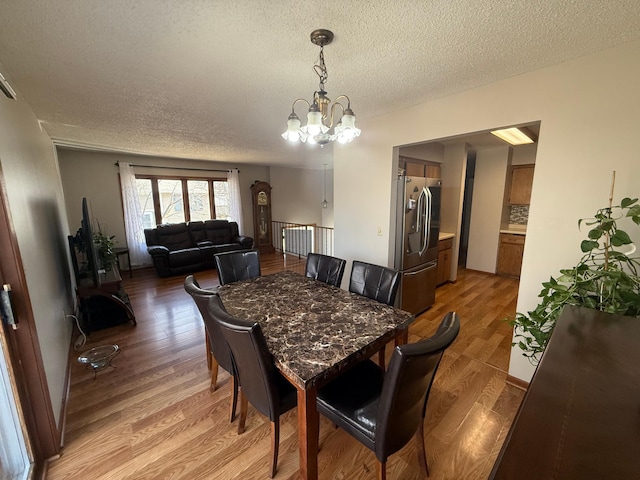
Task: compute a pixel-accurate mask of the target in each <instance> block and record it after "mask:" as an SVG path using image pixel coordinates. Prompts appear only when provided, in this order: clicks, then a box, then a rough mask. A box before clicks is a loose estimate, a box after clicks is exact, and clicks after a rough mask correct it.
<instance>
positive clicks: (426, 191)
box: [420, 187, 431, 256]
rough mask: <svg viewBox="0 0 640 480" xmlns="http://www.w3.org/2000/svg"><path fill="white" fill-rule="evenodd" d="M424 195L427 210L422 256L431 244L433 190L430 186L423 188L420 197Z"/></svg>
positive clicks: (421, 249) (425, 210)
mask: <svg viewBox="0 0 640 480" xmlns="http://www.w3.org/2000/svg"><path fill="white" fill-rule="evenodd" d="M423 196H424V198H425V200H426V201H425V202H424V204H425V205H424V212H425V217H426V218H425V222H424V227H423V228H424V235H423V238H424V241H423V244H422V248H420V256H422V255H423V254H424V252H425V251H426V250H427V247H428V246H429V240H430V238H429V237H430V235H431V190H429V189H428V188H424V187H423V188H422V192H420V198H422V197H423Z"/></svg>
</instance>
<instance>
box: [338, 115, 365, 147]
mask: <svg viewBox="0 0 640 480" xmlns="http://www.w3.org/2000/svg"><path fill="white" fill-rule="evenodd" d="M360 132H361V130H360V129H359V128H356V117H355V115H349V114H346V115H343V116H342V118H341V119H340V123H338V125H336V128H335V135H334V137H335V139H336V140H338V142H340V143H349V142H351V141H352V140H353V139H354V138H356V137H359V136H360Z"/></svg>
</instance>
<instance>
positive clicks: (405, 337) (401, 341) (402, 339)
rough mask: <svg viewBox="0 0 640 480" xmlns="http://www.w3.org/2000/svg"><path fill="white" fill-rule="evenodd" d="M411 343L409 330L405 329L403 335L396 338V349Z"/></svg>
mask: <svg viewBox="0 0 640 480" xmlns="http://www.w3.org/2000/svg"><path fill="white" fill-rule="evenodd" d="M408 342H409V328H408V327H407V328H405V329H403V330H402V331H401V333H400V334H399V335H398V336H397V337H396V339H395V344H396V347H397V346H398V345H404V344H405V343H408Z"/></svg>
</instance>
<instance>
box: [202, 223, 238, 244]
mask: <svg viewBox="0 0 640 480" xmlns="http://www.w3.org/2000/svg"><path fill="white" fill-rule="evenodd" d="M204 227H205V231H206V232H207V240H211V241H212V242H213V243H214V245H220V244H224V243H231V236H232V235H231V233H232V232H231V228H229V222H227V221H226V220H205V222H204Z"/></svg>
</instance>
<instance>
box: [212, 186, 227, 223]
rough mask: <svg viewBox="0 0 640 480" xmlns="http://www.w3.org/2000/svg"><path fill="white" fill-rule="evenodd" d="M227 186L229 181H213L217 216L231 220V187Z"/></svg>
mask: <svg viewBox="0 0 640 480" xmlns="http://www.w3.org/2000/svg"><path fill="white" fill-rule="evenodd" d="M227 187H228V184H227V182H213V196H214V198H213V201H214V202H215V206H216V218H219V219H222V220H229V189H228V188H227Z"/></svg>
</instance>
